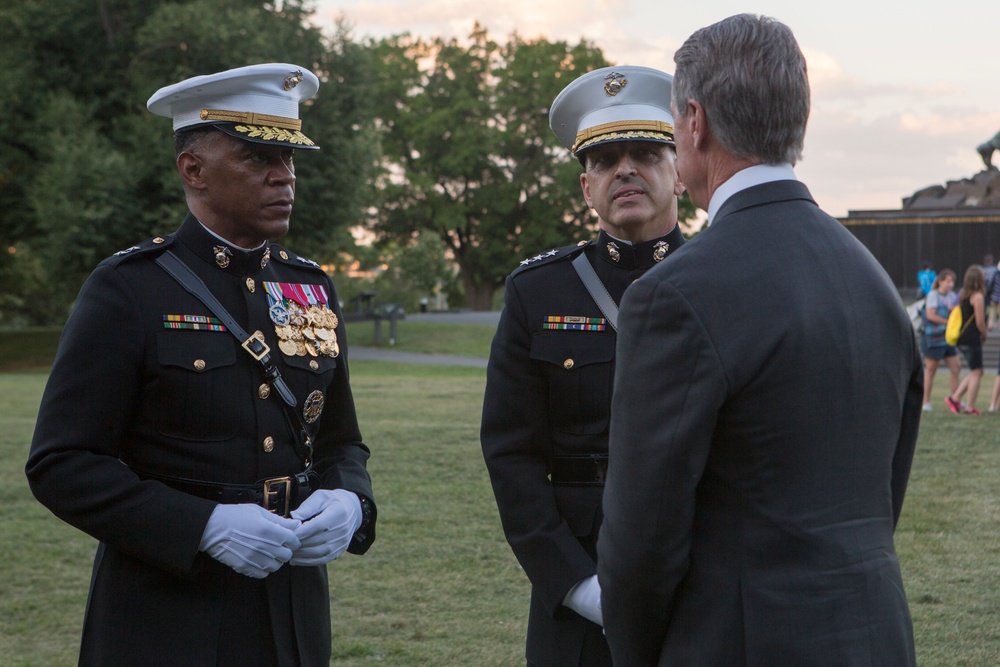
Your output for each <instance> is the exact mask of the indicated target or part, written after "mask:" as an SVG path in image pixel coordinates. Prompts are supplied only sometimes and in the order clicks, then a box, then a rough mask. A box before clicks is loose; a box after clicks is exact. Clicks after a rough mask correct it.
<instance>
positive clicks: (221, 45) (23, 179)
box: [0, 0, 375, 324]
mask: <svg viewBox="0 0 1000 667" xmlns="http://www.w3.org/2000/svg"><path fill="white" fill-rule="evenodd" d="M58 4H59V7H58V11H54V7H53V3H52V2H51V0H19V2H16V3H6V4H4V5H3V6H2V7H0V57H2V58H3V59H4V62H5V63H16V67H14V66H8V67H6V68H4V69H3V71H0V249H3V250H6V252H2V251H0V292H2V293H4V294H5V295H6V296H7V297H8V298H5V299H4V302H3V303H0V324H2V323H5V322H11V321H14V320H13V319H11V318H10V317H7V318H5V317H4V309H5V308H8V306H4V303H7V304H13V305H16V306H17V307H18V308H19V310H18V311H17V317H18V320H17V321H25V320H27V321H30V322H33V323H41V322H42V321H45V320H51V319H55V321H59V320H61V317H62V315H64V314H65V309H64V308H63V309H52V308H51V307H49V306H47V307H46V308H41V307H39V308H37V309H35V311H34V315H32V303H35V302H37V299H30V298H27V296H26V294H27V290H28V289H29V288H28V286H26V285H24V284H22V282H19V281H22V277H23V276H24V275H27V274H28V273H30V271H29V269H31V267H29V266H21V267H18V266H16V264H17V263H18V262H22V263H23V262H25V261H28V260H27V259H25V258H30V261H31V262H32V266H38V265H41V266H44V267H46V268H47V269H48V271H47V272H44V273H43V275H42V280H43V281H44V284H43V285H41V286H38V285H34V286H32V287H31V289H32V290H34V291H35V292H38V291H42V292H44V293H46V294H49V295H51V296H52V298H55V299H56V300H61V301H62V303H63V304H68V303H69V302H70V300H71V299H72V298H73V296H74V295H75V294H76V292H77V290H78V289H79V286H80V284H81V282H82V280H83V279H84V278H85V276H86V275H87V273H88V272H89V271H90V269H91V268H93V265H94V264H95V263H96V262H97V261H99V259H100V258H102V257H105V256H107V255H109V254H111V253H112V252H115V251H117V250H119V249H121V248H125V247H128V246H129V245H132V244H133V243H135V242H136V241H138V240H140V239H142V238H145V237H148V236H151V235H154V234H159V233H165V232H170V231H172V230H173V229H175V228H176V226H177V225H178V224H179V222H180V220H181V217H182V216H183V214H184V211H185V205H184V201H183V195H182V190H181V186H180V182H179V179H178V177H177V174H176V170H175V168H174V166H173V164H174V159H173V150H172V141H171V138H170V137H171V127H170V122H169V121H168V120H167V119H164V118H159V117H156V116H153V115H152V114H150V113H149V112H148V111H147V110H146V108H145V104H146V100H147V99H148V98H149V96H150V95H151V94H152V93H153V92H155V91H156V89H158V88H159V87H161V86H163V85H167V84H169V83H173V82H175V81H179V80H181V79H183V78H186V77H189V76H194V75H196V74H205V73H209V72H215V71H220V70H223V69H228V68H232V67H240V66H243V65H248V64H252V63H259V62H269V61H276V62H292V63H296V64H301V65H303V66H306V67H309V68H310V69H312V70H313V71H315V72H316V73H317V75H319V76H320V78H321V80H322V82H323V84H322V85H321V87H320V93H319V95H318V97H317V99H316V100H314V101H313V102H312V103H310V104H308V105H306V107H305V108H303V110H302V117H303V121H304V125H305V127H306V130H307V134H309V136H310V137H312V138H313V139H314V140H315V141H316V142H317V143H318V144H319V145H320V146H321V147H322V148H323V150H321V151H318V152H315V153H311V154H305V153H302V154H300V160H299V175H300V178H299V181H298V201H297V202H296V211H295V215H294V219H293V223H292V228H293V234H292V235H291V238H290V239H289V243H290V244H294V246H295V248H296V249H297V250H299V251H300V252H302V253H304V254H307V255H309V256H311V257H313V258H314V259H316V260H318V261H326V260H327V259H329V258H332V257H334V256H336V254H337V252H338V250H342V249H345V248H350V247H351V246H352V245H353V240H352V238H351V237H350V235H349V234H346V233H344V232H345V230H346V229H347V228H349V227H351V226H353V225H357V224H359V223H360V222H361V221H362V219H363V216H364V210H365V206H366V205H367V204H368V203H369V200H368V198H369V197H370V192H369V191H368V190H367V185H366V184H367V183H368V181H369V180H370V175H369V170H370V167H371V165H372V164H373V162H374V160H375V158H374V150H375V144H374V142H373V140H372V137H371V130H370V122H369V117H370V110H369V108H368V106H367V101H366V97H365V94H364V93H365V87H366V86H367V81H368V80H369V79H370V78H371V76H372V75H371V74H370V63H371V61H370V59H369V57H368V56H367V51H366V49H365V48H364V47H362V46H361V45H359V44H356V43H355V42H354V41H353V40H352V39H351V37H350V34H349V32H348V30H347V29H346V27H345V26H343V25H340V26H338V29H337V31H336V32H335V33H334V34H333V35H331V36H329V37H327V36H324V35H323V33H322V32H321V31H320V30H319V29H318V28H315V27H313V26H312V25H311V24H310V23H309V18H310V17H311V15H312V9H311V8H310V4H309V3H308V2H307V0H284V2H263V1H261V0H226V1H223V0H175V1H173V2H167V1H164V0H62V1H61V2H60V3H58ZM32 275H34V274H32ZM13 305H11V306H10V307H11V308H12V307H13ZM53 312H59V313H61V315H60V316H59V317H56V318H53V316H52V314H51V313H53Z"/></svg>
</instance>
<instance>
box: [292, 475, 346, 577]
mask: <svg viewBox="0 0 1000 667" xmlns="http://www.w3.org/2000/svg"><path fill="white" fill-rule="evenodd" d="M292 518H293V519H299V520H300V521H302V525H301V526H299V527H298V528H296V529H295V535H296V536H297V537H298V538H299V540H300V541H301V543H302V545H301V546H300V547H299V548H298V549H296V550H295V553H294V554H293V555H292V560H291V561H290V562H291V564H292V565H322V564H324V563H329V562H330V561H331V560H334V559H336V558H337V557H338V556H340V554H342V553H344V551H345V550H346V549H347V547H348V546H349V545H350V544H351V538H353V537H354V533H356V532H357V530H358V528H360V527H361V519H362V516H361V500H360V499H359V498H358V496H357V494H356V493H352V492H351V491H345V490H344V489H334V490H333V491H330V490H328V489H320V490H319V491H313V493H312V495H310V496H309V497H308V498H306V501H305V502H304V503H302V504H301V505H299V508H298V509H297V510H295V511H294V512H292Z"/></svg>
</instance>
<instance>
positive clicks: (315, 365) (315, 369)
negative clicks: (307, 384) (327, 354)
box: [309, 359, 319, 371]
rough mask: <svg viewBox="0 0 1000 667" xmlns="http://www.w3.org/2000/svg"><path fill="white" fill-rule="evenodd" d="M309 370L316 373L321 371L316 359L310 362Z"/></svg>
mask: <svg viewBox="0 0 1000 667" xmlns="http://www.w3.org/2000/svg"><path fill="white" fill-rule="evenodd" d="M309 368H311V369H313V370H314V371H318V370H319V362H318V361H316V360H315V359H313V360H312V361H310V362H309Z"/></svg>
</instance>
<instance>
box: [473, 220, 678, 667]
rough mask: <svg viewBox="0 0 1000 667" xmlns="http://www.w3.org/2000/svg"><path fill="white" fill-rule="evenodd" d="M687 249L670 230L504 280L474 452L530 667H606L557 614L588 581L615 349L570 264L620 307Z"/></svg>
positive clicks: (581, 633)
mask: <svg viewBox="0 0 1000 667" xmlns="http://www.w3.org/2000/svg"><path fill="white" fill-rule="evenodd" d="M683 242H684V237H683V236H682V235H681V232H680V230H679V229H678V228H677V227H675V228H674V230H673V231H671V232H670V233H669V234H667V235H666V236H665V237H662V238H660V239H655V240H653V241H649V242H646V243H643V244H639V245H636V246H630V245H628V244H625V243H622V242H620V241H618V242H616V241H614V239H612V238H611V237H610V236H608V235H607V234H606V233H603V232H602V233H601V234H600V237H599V238H598V240H597V242H596V243H589V244H584V245H581V246H573V247H568V248H562V249H558V250H552V251H549V252H547V253H542V254H540V255H538V256H536V257H532V258H529V259H527V260H525V261H524V262H522V266H521V267H520V268H519V269H518V270H516V271H514V272H513V273H512V274H511V275H510V276H509V277H508V278H507V284H506V292H505V297H504V298H505V303H504V310H503V313H502V315H501V317H500V324H499V327H498V328H497V333H496V336H495V338H494V339H493V346H492V349H491V352H490V361H489V368H488V370H487V382H486V395H485V400H484V404H483V421H482V432H481V441H482V448H483V455H484V457H485V459H486V465H487V467H488V469H489V473H490V478H491V480H492V484H493V491H494V494H495V495H496V500H497V506H498V507H499V510H500V518H501V521H502V523H503V528H504V532H505V534H506V537H507V540H508V542H509V543H510V545H511V548H512V549H513V551H514V554H515V555H516V556H517V558H518V560H519V561H520V563H521V566H522V567H523V568H524V571H525V573H526V574H527V575H528V578H529V579H530V580H531V586H532V587H531V608H530V612H529V618H528V637H527V649H526V652H527V659H528V662H529V664H532V665H539V666H546V667H557V666H572V667H576V666H577V665H593V666H598V665H610V664H611V660H610V656H609V654H608V649H607V644H606V642H605V640H604V636H603V634H602V631H601V628H600V627H599V626H597V625H595V624H594V623H591V622H590V621H588V620H586V619H584V618H583V617H581V616H579V615H578V614H577V613H576V612H574V611H572V610H570V609H569V608H567V607H564V606H562V605H561V603H562V600H563V598H565V596H566V593H567V592H568V591H569V590H570V588H572V587H573V585H574V584H576V583H577V582H579V581H581V580H583V579H586V578H587V577H590V576H592V575H593V574H594V573H595V572H596V564H595V561H596V558H597V554H596V540H597V531H598V528H600V525H601V519H602V514H601V494H602V491H603V488H602V484H601V480H600V479H599V477H600V476H601V475H602V474H603V470H604V465H605V464H606V455H607V451H608V423H609V411H610V406H611V386H612V380H613V377H614V363H615V338H616V335H615V331H614V329H613V328H612V327H611V325H610V324H609V323H607V322H603V323H599V322H602V321H603V319H604V315H603V314H602V313H601V310H600V309H599V308H598V306H597V304H596V303H595V301H594V299H593V298H592V297H591V295H590V293H589V292H588V291H587V289H586V287H585V286H584V284H583V283H582V282H581V280H580V277H579V276H578V275H577V272H576V270H575V269H574V268H573V266H572V260H573V259H575V258H576V257H577V256H578V255H579V254H580V253H586V255H587V258H588V260H589V261H590V263H591V265H592V266H593V267H594V269H595V272H596V273H597V275H598V277H599V278H600V279H601V282H602V283H603V284H604V286H605V287H606V289H607V290H608V292H609V294H610V296H611V297H612V298H613V299H614V300H615V302H616V303H617V302H619V301H620V300H621V297H622V294H623V293H624V292H625V288H626V287H628V286H629V285H630V284H631V283H632V281H634V280H635V279H637V278H638V277H639V276H641V275H642V274H643V273H644V272H645V271H646V270H647V269H649V268H650V267H652V266H653V265H654V264H655V263H656V262H657V259H656V257H663V256H666V255H667V254H669V253H671V252H673V251H674V249H675V248H678V247H679V246H680V245H681V244H682V243H683ZM550 318H552V319H555V320H560V319H562V320H564V321H553V322H548V320H549V319H550ZM573 318H577V319H582V320H586V321H587V322H586V323H582V324H581V323H574V322H573V321H572V319H573ZM567 319H569V320H571V321H565V320H567ZM574 327H576V328H574ZM580 329H583V330H580ZM588 329H589V330H588ZM594 459H596V462H595V461H594Z"/></svg>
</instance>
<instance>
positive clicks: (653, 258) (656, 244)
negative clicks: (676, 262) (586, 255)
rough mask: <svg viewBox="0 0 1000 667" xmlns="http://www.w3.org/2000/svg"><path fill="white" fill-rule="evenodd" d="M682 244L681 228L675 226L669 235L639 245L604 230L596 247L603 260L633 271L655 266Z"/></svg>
mask: <svg viewBox="0 0 1000 667" xmlns="http://www.w3.org/2000/svg"><path fill="white" fill-rule="evenodd" d="M680 243H681V231H680V227H679V226H677V225H675V226H674V228H673V229H672V230H671V231H670V233H669V234H664V235H663V236H660V237H659V238H655V239H652V240H650V241H643V242H642V243H637V244H629V243H627V242H625V241H620V240H618V239H616V238H615V237H613V236H611V235H610V234H608V233H607V232H606V231H604V230H603V229H602V230H601V233H600V235H599V236H598V237H597V244H596V245H597V254H598V256H600V258H601V259H603V260H604V261H606V262H609V263H611V264H614V265H615V266H619V267H621V268H623V269H629V270H632V269H649V268H651V267H653V266H655V265H656V264H657V263H659V262H660V260H662V259H663V258H664V257H666V256H667V253H668V252H669V251H670V250H672V249H673V248H675V247H676V246H678V245H680Z"/></svg>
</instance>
